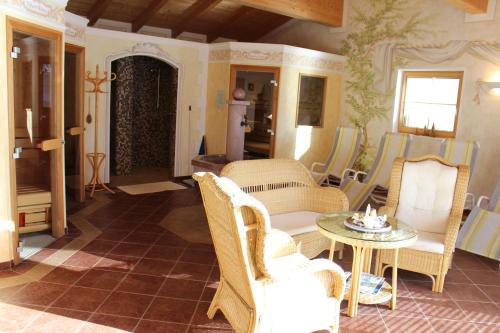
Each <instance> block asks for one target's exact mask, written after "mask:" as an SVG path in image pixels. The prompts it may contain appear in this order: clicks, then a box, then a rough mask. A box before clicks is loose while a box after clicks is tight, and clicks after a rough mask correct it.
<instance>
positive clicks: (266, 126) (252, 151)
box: [230, 65, 280, 159]
mask: <svg viewBox="0 0 500 333" xmlns="http://www.w3.org/2000/svg"><path fill="white" fill-rule="evenodd" d="M279 76H280V69H279V67H265V66H244V65H232V66H231V82H230V91H231V92H232V91H234V89H235V88H241V89H243V90H245V92H246V97H245V99H246V100H247V101H249V102H250V105H249V106H248V107H247V123H248V130H247V132H246V133H245V145H244V149H245V159H255V158H272V157H273V156H274V145H275V137H276V136H275V134H276V119H277V112H278V81H279Z"/></svg>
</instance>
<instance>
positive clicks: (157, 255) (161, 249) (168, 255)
mask: <svg viewBox="0 0 500 333" xmlns="http://www.w3.org/2000/svg"><path fill="white" fill-rule="evenodd" d="M183 252H184V248H179V247H172V246H161V245H155V246H153V247H152V248H151V249H150V250H149V251H148V252H147V253H146V255H145V256H144V257H145V258H151V259H163V260H174V261H175V260H177V259H178V258H179V257H180V255H181V254H182V253H183Z"/></svg>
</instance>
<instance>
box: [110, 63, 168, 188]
mask: <svg viewBox="0 0 500 333" xmlns="http://www.w3.org/2000/svg"><path fill="white" fill-rule="evenodd" d="M111 69H112V72H113V73H115V74H116V80H114V81H112V83H111V108H110V181H111V184H112V185H113V186H118V185H132V184H140V183H152V182H160V181H166V180H169V179H172V178H173V176H174V165H175V146H176V145H175V137H176V118H177V89H178V87H177V82H178V71H177V68H174V67H173V66H171V65H170V64H168V63H166V62H164V61H161V60H159V59H156V58H153V57H149V56H142V55H141V56H127V57H124V58H120V59H116V60H114V61H113V62H112V63H111Z"/></svg>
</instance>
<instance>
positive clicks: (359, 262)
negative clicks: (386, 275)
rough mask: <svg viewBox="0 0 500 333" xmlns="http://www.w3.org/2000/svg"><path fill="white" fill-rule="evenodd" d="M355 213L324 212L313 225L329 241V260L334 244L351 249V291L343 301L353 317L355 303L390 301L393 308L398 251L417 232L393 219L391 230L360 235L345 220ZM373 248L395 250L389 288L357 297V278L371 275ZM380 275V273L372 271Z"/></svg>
mask: <svg viewBox="0 0 500 333" xmlns="http://www.w3.org/2000/svg"><path fill="white" fill-rule="evenodd" d="M354 213H355V212H336V213H324V214H321V215H320V216H318V218H317V220H316V225H317V227H318V231H319V232H320V233H321V234H323V235H324V236H326V237H327V238H329V239H330V240H331V242H332V243H331V246H330V255H329V259H330V260H332V259H333V251H334V249H335V243H336V242H341V243H344V244H347V245H351V246H352V250H353V260H352V276H351V288H350V290H347V291H346V295H345V298H346V299H348V300H349V306H348V309H347V314H348V316H349V317H355V316H356V314H357V310H358V303H363V304H379V303H385V302H389V301H390V303H389V307H390V308H391V309H393V310H394V309H396V295H397V274H398V250H399V248H401V247H405V246H409V245H411V244H413V243H414V242H415V241H416V240H417V232H416V230H415V229H413V228H412V227H410V226H408V225H406V224H404V223H403V222H401V221H398V220H397V219H395V218H388V222H389V223H390V224H391V226H392V229H391V231H388V232H384V233H369V232H360V231H355V230H352V229H349V228H347V227H346V226H345V225H344V221H345V220H346V219H347V218H348V217H350V216H352V215H353V214H354ZM373 249H392V250H394V261H393V264H392V267H393V269H392V286H391V285H390V284H389V283H388V282H384V285H383V286H382V289H381V290H380V291H379V292H378V293H377V294H374V295H372V294H360V292H359V285H360V276H361V273H362V272H367V273H370V270H371V269H370V268H371V261H372V251H373ZM375 273H376V274H379V275H382V272H375Z"/></svg>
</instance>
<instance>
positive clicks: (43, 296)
mask: <svg viewBox="0 0 500 333" xmlns="http://www.w3.org/2000/svg"><path fill="white" fill-rule="evenodd" d="M67 288H68V287H67V286H63V285H60V284H53V283H47V282H31V283H30V284H28V285H27V286H26V287H24V288H22V289H20V290H19V291H17V292H16V293H15V294H14V295H12V297H11V298H10V300H11V301H12V302H15V303H23V304H33V305H49V304H50V303H52V302H53V301H54V300H56V299H57V298H58V297H59V296H61V295H62V294H63V293H64V292H65V291H66V289H67Z"/></svg>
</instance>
